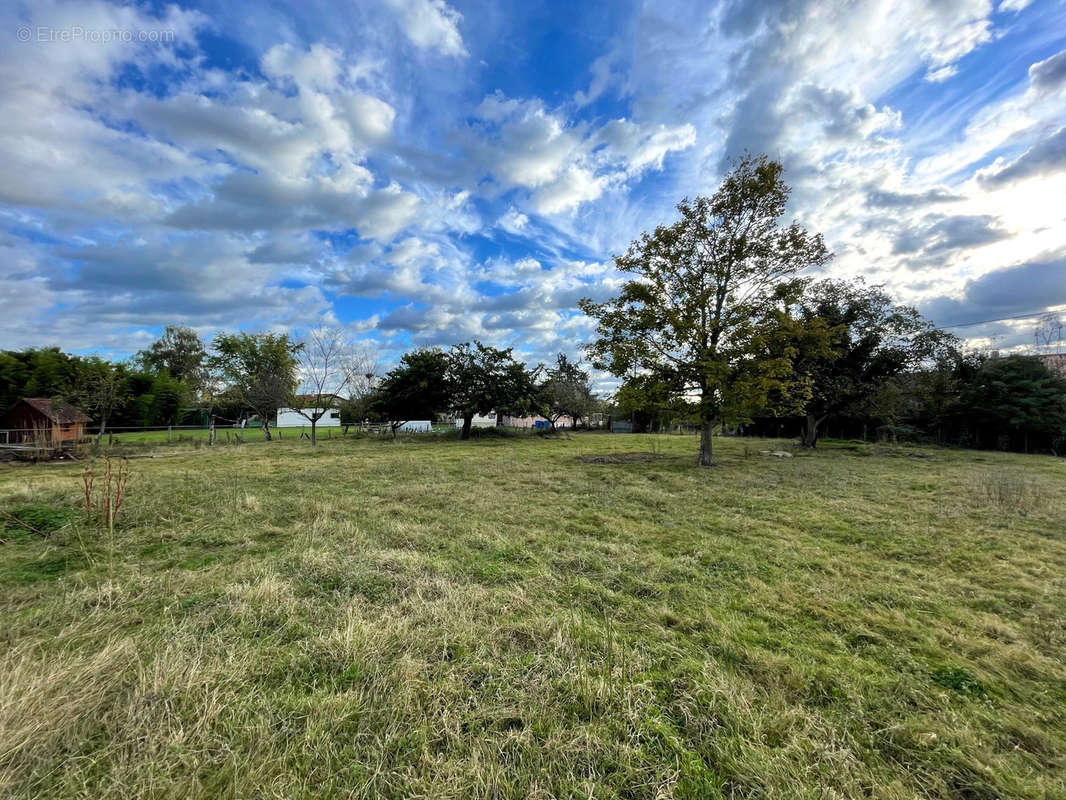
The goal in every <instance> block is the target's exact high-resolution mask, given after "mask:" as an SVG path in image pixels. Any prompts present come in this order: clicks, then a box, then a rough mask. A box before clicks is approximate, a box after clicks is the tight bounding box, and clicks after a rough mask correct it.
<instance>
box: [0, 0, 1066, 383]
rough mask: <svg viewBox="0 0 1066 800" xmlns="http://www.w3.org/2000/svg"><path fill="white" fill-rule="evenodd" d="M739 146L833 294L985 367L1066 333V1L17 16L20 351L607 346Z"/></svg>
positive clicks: (535, 352)
mask: <svg viewBox="0 0 1066 800" xmlns="http://www.w3.org/2000/svg"><path fill="white" fill-rule="evenodd" d="M745 151H750V152H752V153H766V154H768V155H769V156H770V157H772V158H775V159H778V160H780V161H781V162H782V163H783V165H784V167H785V179H786V180H787V181H788V182H789V183H790V184H791V185H792V187H793V193H792V196H791V200H790V203H789V209H788V220H786V221H790V220H792V219H796V220H798V221H799V222H800V223H801V224H803V225H805V226H807V227H808V228H809V229H811V230H813V231H818V232H821V233H823V234H824V236H825V239H826V243H827V245H828V246H829V247H830V249H831V250H832V251H833V252H834V254H835V257H834V259H833V260H832V261H831V262H830V264H829V265H828V266H826V267H825V268H824V269H823V270H822V273H823V274H824V275H825V276H828V277H836V278H851V277H857V276H862V277H863V278H865V279H866V280H867V281H868V282H870V283H876V284H884V285H885V287H886V289H887V290H888V291H889V292H890V293H891V294H892V295H893V296H894V297H895V298H897V299H898V300H899V301H900V302H905V303H908V304H912V305H914V306H916V307H918V308H919V309H920V310H921V311H922V312H923V313H925V314H926V315H927V316H928V317H929V318H930V319H932V320H933V321H934V322H936V323H938V324H941V325H953V326H955V325H964V324H965V323H974V322H977V323H982V324H977V325H964V327H957V328H953V329H952V330H953V331H954V332H956V333H958V334H960V335H963V336H965V337H967V338H968V340H969V343H970V344H971V345H972V346H975V347H987V346H996V347H1003V348H1012V347H1020V346H1025V345H1029V344H1031V343H1032V342H1033V329H1034V327H1035V320H1034V319H1033V318H1032V317H1031V316H1030V317H1026V318H1023V319H1005V320H1004V319H1003V318H1008V317H1017V316H1019V315H1027V314H1028V315H1031V314H1033V313H1035V312H1039V311H1043V310H1047V309H1057V308H1058V309H1066V4H1063V3H1062V2H1052V0H1032V2H1027V0H998V2H996V1H991V0H938V1H937V2H921V1H920V0H878V1H876V2H873V1H871V2H864V1H862V0H852V1H850V2H847V1H845V0H838V1H837V2H816V1H815V0H776V1H774V2H756V1H755V0H735V2H726V3H717V4H715V3H707V2H693V3H682V2H678V3H675V2H670V1H669V0H656V1H655V2H649V3H646V4H641V3H630V2H616V3H595V4H581V3H574V2H566V3H537V2H532V1H531V0H516V1H515V2H499V3H484V2H478V3H475V2H461V1H460V0H449V1H448V2H445V0H366V1H365V2H354V3H336V2H327V0H304V1H303V2H301V3H299V4H295V3H289V2H276V1H274V0H254V1H253V0H208V1H207V2H200V3H178V4H170V3H140V4H134V3H109V2H104V1H102V0H98V1H95V2H54V1H53V0H34V2H32V3H20V2H11V0H0V157H2V158H3V164H4V167H5V169H4V180H3V181H0V349H18V348H23V347H30V346H60V347H62V348H63V349H64V350H67V351H72V352H78V353H97V354H100V355H103V356H105V357H112V358H114V357H123V356H125V355H129V354H130V353H133V352H135V351H137V350H138V349H141V348H143V347H145V346H147V345H148V344H149V343H150V342H151V341H152V340H153V339H155V338H156V337H157V336H158V334H159V333H160V332H161V330H162V327H163V326H164V325H168V324H177V325H188V326H191V327H192V328H194V329H195V330H196V331H197V332H198V333H200V334H201V336H203V337H204V338H205V339H208V340H209V339H210V338H211V337H212V336H213V335H214V334H215V333H216V332H217V331H219V330H245V331H250V332H255V331H267V330H270V331H287V332H291V333H293V335H296V336H299V335H300V334H301V332H302V331H306V330H307V329H309V328H310V327H314V326H320V325H333V326H339V327H343V328H346V329H347V330H348V331H349V332H350V333H351V335H352V336H353V337H355V338H356V339H358V340H360V341H362V342H364V344H365V345H366V347H368V348H369V349H371V350H372V352H373V353H375V354H376V355H377V357H378V358H379V360H380V361H381V362H382V363H383V364H384V365H385V366H388V365H389V364H390V363H391V362H394V361H395V360H396V358H397V356H398V355H399V354H400V353H402V352H403V351H404V350H406V349H410V348H412V347H417V346H422V345H443V346H447V345H450V344H452V343H455V342H461V341H468V340H473V339H478V340H481V341H483V342H485V343H489V344H493V345H496V346H513V347H514V348H515V351H516V353H518V354H520V355H521V356H522V357H523V358H525V359H526V360H528V361H529V363H530V364H534V363H536V362H538V361H545V362H547V361H550V360H552V359H553V358H554V354H555V353H557V352H565V353H568V354H570V355H571V356H579V355H580V353H581V347H582V345H583V344H584V343H586V342H588V341H589V340H590V339H591V338H592V329H591V326H590V323H589V321H588V320H587V318H585V317H584V315H583V314H582V313H581V312H580V311H579V310H578V309H577V301H578V300H579V299H580V298H582V297H591V298H593V299H597V300H601V299H606V298H607V297H610V296H612V295H613V294H614V293H616V292H617V289H618V287H619V286H620V284H621V282H622V277H621V276H620V274H619V273H618V272H617V271H616V270H615V269H614V266H613V262H612V256H613V255H616V254H619V253H621V252H623V251H624V250H625V248H626V247H627V245H628V244H629V242H631V241H632V240H633V239H634V238H636V237H637V236H639V235H640V234H641V232H643V231H645V230H650V229H652V228H654V227H655V226H656V225H659V224H664V223H669V222H672V221H673V220H674V219H676V211H675V210H674V206H675V205H676V203H677V202H678V201H679V200H680V199H681V198H683V197H686V196H695V195H701V194H711V193H713V191H714V190H715V188H716V186H717V185H718V183H719V181H720V180H721V177H722V175H723V174H724V172H725V171H726V170H727V169H728V167H729V164H730V160H731V159H733V158H736V157H737V156H739V155H741V154H742V153H744V152H745ZM1063 316H1064V317H1066V314H1064V315H1063ZM997 320H1000V321H997ZM986 321H990V322H986Z"/></svg>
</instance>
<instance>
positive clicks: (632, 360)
mask: <svg viewBox="0 0 1066 800" xmlns="http://www.w3.org/2000/svg"><path fill="white" fill-rule="evenodd" d="M782 171H783V168H782V166H781V164H780V163H778V162H776V161H773V160H771V159H769V158H767V157H766V156H750V155H746V156H744V157H743V158H741V159H740V160H738V161H737V162H736V163H735V164H734V166H733V169H732V171H731V172H730V173H729V174H728V175H727V176H726V177H725V180H724V181H723V182H722V184H721V186H720V187H719V189H718V191H717V192H715V194H714V195H713V196H711V197H697V198H696V199H695V200H688V199H685V200H683V201H682V202H681V203H680V204H679V205H678V206H677V210H678V212H679V213H680V219H679V220H678V221H677V222H675V223H673V224H672V225H668V226H660V227H658V228H656V229H655V231H654V232H652V233H645V234H644V235H643V236H641V238H640V239H638V240H637V241H635V242H634V243H633V244H632V245H631V246H630V248H629V250H628V251H627V252H626V253H625V254H624V255H622V256H618V257H617V258H616V259H615V263H616V265H617V267H618V268H619V269H620V270H621V271H623V272H627V273H630V274H631V275H633V276H634V277H633V278H631V279H630V280H628V281H627V282H626V283H625V284H624V285H623V287H622V291H621V293H620V294H619V296H617V297H615V298H614V299H612V300H609V301H607V302H605V303H594V302H592V301H591V300H588V299H585V300H582V301H581V304H580V305H581V308H582V309H583V310H584V311H585V313H587V314H588V315H589V316H591V317H592V318H593V319H594V320H595V321H596V332H597V339H596V340H595V342H593V343H592V345H591V346H590V347H589V355H590V357H591V358H592V360H593V362H594V364H595V365H596V366H597V367H599V368H604V369H607V370H609V371H610V372H612V373H613V374H615V375H618V376H625V375H630V374H634V373H648V374H651V375H653V376H655V377H656V379H657V380H658V383H659V384H661V385H665V386H672V387H677V390H678V391H679V392H681V393H683V394H685V395H690V396H692V397H694V398H695V400H696V402H697V403H698V416H699V419H700V423H701V437H700V454H699V463H700V464H701V465H703V466H710V465H711V464H713V463H714V456H713V450H712V441H711V430H712V428H713V425H714V423H715V422H716V421H718V420H721V419H723V418H724V417H726V416H727V415H734V416H736V415H742V414H745V413H747V412H748V411H750V410H752V409H754V408H756V407H758V406H759V405H761V404H763V403H764V402H765V399H766V397H767V396H768V395H769V393H770V392H771V391H772V390H773V389H774V388H775V386H778V385H780V384H782V383H783V382H784V381H786V380H787V378H788V377H789V375H790V374H791V362H790V360H789V358H788V357H787V354H786V356H784V357H783V356H776V357H775V356H774V355H773V353H772V348H771V346H770V345H771V339H772V337H774V336H775V335H776V334H777V332H778V331H779V330H780V318H781V315H782V313H783V308H784V307H785V306H786V305H787V304H788V303H789V302H791V301H794V300H795V299H797V298H798V296H799V293H800V291H801V289H802V286H803V281H801V280H800V279H798V278H797V277H796V275H797V273H798V272H799V271H800V270H803V269H806V268H807V267H811V266H817V265H821V264H824V263H826V262H827V261H828V260H829V258H830V255H829V252H828V251H827V250H826V247H825V244H824V243H823V241H822V237H821V236H820V235H817V234H811V233H809V232H808V231H806V230H805V229H804V228H802V227H801V226H800V225H798V224H797V223H792V224H791V225H788V226H784V227H783V226H782V225H781V224H780V220H781V218H782V217H783V216H784V213H785V209H786V205H787V202H788V197H789V191H790V190H789V187H788V185H787V184H785V182H784V181H783V180H782V177H781V174H782Z"/></svg>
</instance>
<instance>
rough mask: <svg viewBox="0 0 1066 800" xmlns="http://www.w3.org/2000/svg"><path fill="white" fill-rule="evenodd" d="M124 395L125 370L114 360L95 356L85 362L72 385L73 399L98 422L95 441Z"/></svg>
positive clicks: (104, 429)
mask: <svg viewBox="0 0 1066 800" xmlns="http://www.w3.org/2000/svg"><path fill="white" fill-rule="evenodd" d="M125 397H126V374H125V371H124V370H123V369H122V368H121V367H118V366H115V365H114V364H110V363H108V362H107V361H103V360H101V359H98V358H94V359H92V360H90V361H88V362H87V363H86V364H85V365H84V371H83V373H82V375H81V377H80V379H79V381H78V385H77V386H76V387H75V389H74V398H73V399H74V402H75V403H76V404H77V405H80V406H81V407H82V408H84V409H85V412H86V413H87V414H89V415H90V416H92V417H95V418H96V419H97V420H99V422H100V429H99V430H98V431H97V432H96V443H97V444H99V443H100V441H101V439H103V438H104V433H105V431H106V430H107V423H108V422H109V421H110V420H111V417H112V416H113V415H114V414H115V413H116V412H117V411H118V409H119V407H120V406H121V405H122V402H123V401H124V400H125Z"/></svg>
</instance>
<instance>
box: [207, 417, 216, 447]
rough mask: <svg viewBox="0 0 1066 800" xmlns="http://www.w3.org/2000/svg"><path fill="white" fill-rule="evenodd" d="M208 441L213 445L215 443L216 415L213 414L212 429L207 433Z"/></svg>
mask: <svg viewBox="0 0 1066 800" xmlns="http://www.w3.org/2000/svg"><path fill="white" fill-rule="evenodd" d="M207 443H208V444H209V445H213V444H214V443H215V415H214V414H212V415H211V430H210V431H208V433H207Z"/></svg>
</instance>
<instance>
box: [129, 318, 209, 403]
mask: <svg viewBox="0 0 1066 800" xmlns="http://www.w3.org/2000/svg"><path fill="white" fill-rule="evenodd" d="M135 360H136V361H137V362H138V364H139V365H140V366H141V368H142V369H144V370H145V371H146V372H161V373H165V374H167V375H169V376H170V377H171V378H176V379H177V380H179V381H181V382H182V383H184V384H185V385H186V386H187V387H188V388H189V391H190V392H192V393H194V394H197V395H198V394H199V393H200V391H201V390H203V388H204V384H205V383H206V381H207V369H206V363H207V350H206V349H205V348H204V343H203V342H202V341H201V340H200V337H199V336H198V335H197V334H196V331H194V330H193V329H192V328H186V327H182V326H178V325H167V327H166V328H165V329H164V331H163V335H162V336H160V337H159V339H157V340H156V341H154V342H153V343H152V344H151V345H150V346H149V347H148V349H146V350H141V351H140V352H139V353H137V355H136V357H135Z"/></svg>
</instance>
